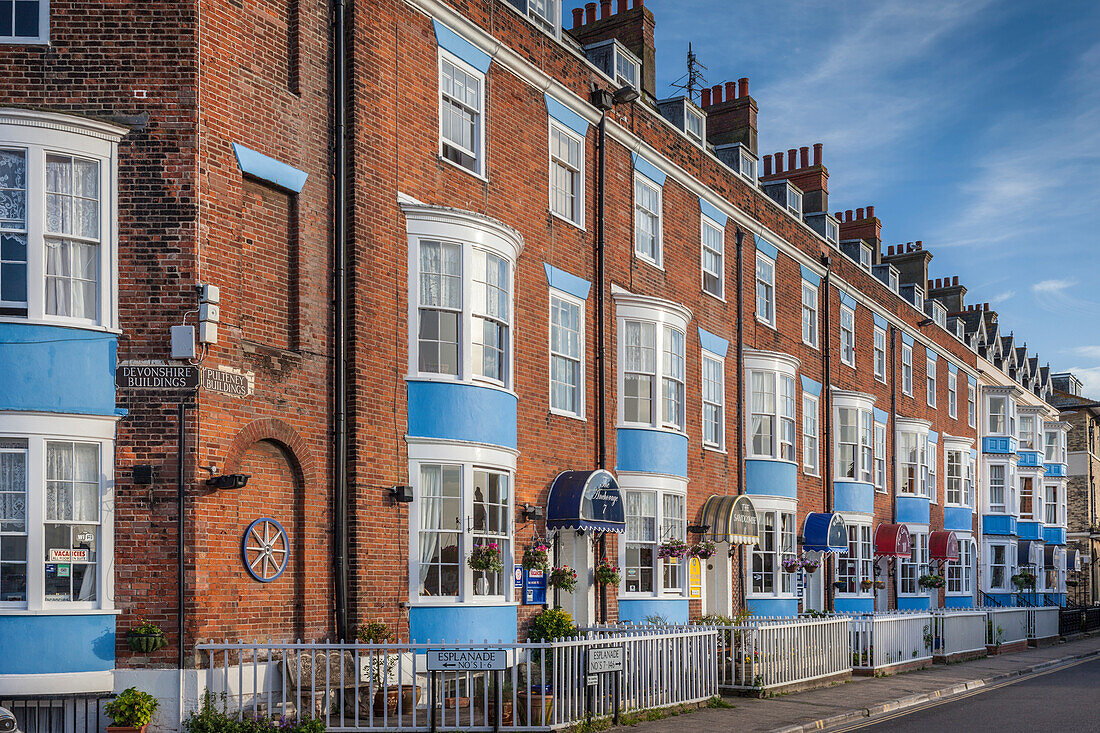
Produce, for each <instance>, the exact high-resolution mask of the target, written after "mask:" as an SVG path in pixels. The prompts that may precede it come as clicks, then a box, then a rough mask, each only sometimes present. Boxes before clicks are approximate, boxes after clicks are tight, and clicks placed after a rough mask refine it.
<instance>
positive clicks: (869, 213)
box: [867, 206, 875, 219]
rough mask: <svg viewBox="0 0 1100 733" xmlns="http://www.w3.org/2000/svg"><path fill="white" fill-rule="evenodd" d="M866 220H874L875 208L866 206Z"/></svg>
mask: <svg viewBox="0 0 1100 733" xmlns="http://www.w3.org/2000/svg"><path fill="white" fill-rule="evenodd" d="M867 218H868V219H874V218H875V207H874V206H868V207H867Z"/></svg>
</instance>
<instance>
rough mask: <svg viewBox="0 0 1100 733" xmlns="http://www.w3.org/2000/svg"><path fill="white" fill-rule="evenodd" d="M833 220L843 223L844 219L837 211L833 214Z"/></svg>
mask: <svg viewBox="0 0 1100 733" xmlns="http://www.w3.org/2000/svg"><path fill="white" fill-rule="evenodd" d="M833 218H834V219H836V220H837V221H844V217H843V216H842V214H841V212H839V211H837V212H836V213H834V214H833Z"/></svg>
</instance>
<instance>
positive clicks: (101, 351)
mask: <svg viewBox="0 0 1100 733" xmlns="http://www.w3.org/2000/svg"><path fill="white" fill-rule="evenodd" d="M15 344H18V348H15ZM117 354H118V337H117V336H115V335H114V334H111V333H106V332H104V331H89V330H86V329H80V328H65V327H61V326H38V325H32V324H28V323H0V374H2V375H3V379H0V410H11V411H20V412H57V413H66V414H70V415H114V414H116V413H115V367H116V365H117ZM74 374H79V375H80V379H73V375H74Z"/></svg>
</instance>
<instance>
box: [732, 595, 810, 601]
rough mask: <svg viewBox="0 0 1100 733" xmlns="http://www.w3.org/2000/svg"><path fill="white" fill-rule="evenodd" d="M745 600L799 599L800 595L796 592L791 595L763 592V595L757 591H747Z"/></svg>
mask: <svg viewBox="0 0 1100 733" xmlns="http://www.w3.org/2000/svg"><path fill="white" fill-rule="evenodd" d="M745 600H746V601H797V600H798V596H796V595H795V594H794V593H791V594H789V595H774V594H763V595H761V594H757V593H746V594H745Z"/></svg>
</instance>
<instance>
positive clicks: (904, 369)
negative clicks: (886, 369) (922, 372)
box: [901, 344, 913, 397]
mask: <svg viewBox="0 0 1100 733" xmlns="http://www.w3.org/2000/svg"><path fill="white" fill-rule="evenodd" d="M901 393H902V394H903V395H905V396H906V397H912V396H913V347H912V346H910V345H909V344H902V345H901Z"/></svg>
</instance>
